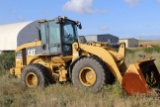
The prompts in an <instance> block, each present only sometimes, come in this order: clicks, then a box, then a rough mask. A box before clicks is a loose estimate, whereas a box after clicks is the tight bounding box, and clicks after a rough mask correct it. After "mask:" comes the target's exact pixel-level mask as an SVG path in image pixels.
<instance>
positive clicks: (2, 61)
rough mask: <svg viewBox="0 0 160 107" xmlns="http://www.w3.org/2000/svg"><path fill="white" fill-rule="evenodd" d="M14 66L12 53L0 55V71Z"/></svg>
mask: <svg viewBox="0 0 160 107" xmlns="http://www.w3.org/2000/svg"><path fill="white" fill-rule="evenodd" d="M13 66H14V52H6V53H2V54H0V71H2V70H9V69H10V68H11V67H13Z"/></svg>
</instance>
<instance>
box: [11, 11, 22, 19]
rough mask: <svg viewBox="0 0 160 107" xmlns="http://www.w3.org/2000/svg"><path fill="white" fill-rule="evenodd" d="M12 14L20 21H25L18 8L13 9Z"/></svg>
mask: <svg viewBox="0 0 160 107" xmlns="http://www.w3.org/2000/svg"><path fill="white" fill-rule="evenodd" d="M12 14H13V16H14V17H15V18H16V19H17V20H18V21H24V17H23V16H21V15H18V14H17V11H16V10H13V11H12Z"/></svg>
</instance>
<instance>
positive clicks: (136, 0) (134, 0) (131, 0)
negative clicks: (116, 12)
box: [124, 0, 140, 6]
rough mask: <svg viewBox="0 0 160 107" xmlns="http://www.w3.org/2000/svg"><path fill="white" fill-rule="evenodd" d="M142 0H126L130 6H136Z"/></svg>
mask: <svg viewBox="0 0 160 107" xmlns="http://www.w3.org/2000/svg"><path fill="white" fill-rule="evenodd" d="M139 1H140V0H124V2H125V3H127V4H128V5H129V6H136V5H137V4H138V3H139Z"/></svg>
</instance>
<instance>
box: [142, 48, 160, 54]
mask: <svg viewBox="0 0 160 107" xmlns="http://www.w3.org/2000/svg"><path fill="white" fill-rule="evenodd" d="M144 52H146V53H153V52H157V53H160V46H154V47H149V48H145V49H144Z"/></svg>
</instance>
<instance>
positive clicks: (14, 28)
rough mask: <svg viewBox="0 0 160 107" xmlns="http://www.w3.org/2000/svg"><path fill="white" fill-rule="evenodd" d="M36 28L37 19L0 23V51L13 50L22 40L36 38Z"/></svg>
mask: <svg viewBox="0 0 160 107" xmlns="http://www.w3.org/2000/svg"><path fill="white" fill-rule="evenodd" d="M38 29H39V25H38V22H37V21H29V22H21V23H15V24H7V25H0V52H2V51H14V50H15V49H16V48H17V46H19V45H20V44H22V43H23V42H24V41H25V42H26V41H28V42H29V41H31V39H32V40H33V38H35V39H36V38H37V35H38Z"/></svg>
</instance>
